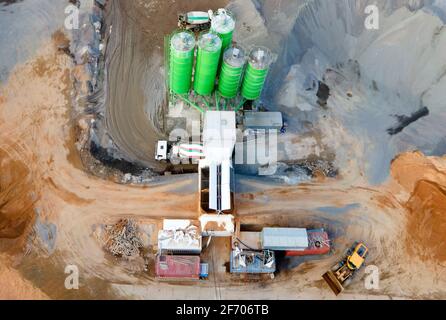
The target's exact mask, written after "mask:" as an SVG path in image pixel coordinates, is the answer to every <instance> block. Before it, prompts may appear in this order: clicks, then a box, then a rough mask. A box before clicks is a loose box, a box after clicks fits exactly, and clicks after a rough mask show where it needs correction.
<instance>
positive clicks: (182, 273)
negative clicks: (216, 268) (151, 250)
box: [155, 255, 200, 280]
mask: <svg viewBox="0 0 446 320" xmlns="http://www.w3.org/2000/svg"><path fill="white" fill-rule="evenodd" d="M155 269H156V276H157V277H159V278H163V279H182V280H187V279H189V280H198V279H200V257H199V256H172V255H166V256H158V257H157V258H156V268H155Z"/></svg>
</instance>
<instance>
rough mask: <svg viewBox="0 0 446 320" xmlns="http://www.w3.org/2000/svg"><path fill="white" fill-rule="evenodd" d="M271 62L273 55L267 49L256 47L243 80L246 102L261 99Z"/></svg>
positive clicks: (243, 93)
mask: <svg viewBox="0 0 446 320" xmlns="http://www.w3.org/2000/svg"><path fill="white" fill-rule="evenodd" d="M271 62H272V54H271V52H270V51H269V50H268V49H267V48H263V47H256V48H254V49H253V50H252V51H251V53H250V55H249V59H248V67H247V68H246V72H245V77H244V79H243V85H242V96H243V98H245V99H246V100H257V99H258V98H260V95H261V94H262V90H263V86H264V85H265V80H266V76H267V75H268V71H269V67H270V65H271Z"/></svg>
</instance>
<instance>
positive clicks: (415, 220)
mask: <svg viewBox="0 0 446 320" xmlns="http://www.w3.org/2000/svg"><path fill="white" fill-rule="evenodd" d="M407 208H408V209H409V211H410V215H409V223H408V226H407V227H408V235H407V237H408V238H407V242H408V248H409V250H410V251H412V252H415V253H418V254H419V255H420V256H422V257H423V258H434V259H436V260H439V261H446V233H445V230H446V189H445V188H444V187H442V186H440V185H438V184H437V183H435V182H432V181H427V180H421V181H419V182H418V183H417V184H416V187H415V190H414V192H413V194H412V197H411V198H410V200H409V202H408V203H407Z"/></svg>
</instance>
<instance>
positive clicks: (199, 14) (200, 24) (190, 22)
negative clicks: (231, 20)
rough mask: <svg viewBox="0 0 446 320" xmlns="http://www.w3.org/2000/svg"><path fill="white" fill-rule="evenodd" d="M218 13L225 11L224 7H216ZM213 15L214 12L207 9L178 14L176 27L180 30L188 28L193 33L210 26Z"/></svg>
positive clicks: (207, 28) (205, 29)
mask: <svg viewBox="0 0 446 320" xmlns="http://www.w3.org/2000/svg"><path fill="white" fill-rule="evenodd" d="M217 13H218V14H222V13H226V10H225V9H218V10H217ZM213 17H214V12H213V11H212V10H209V11H208V12H204V11H190V12H188V13H182V14H180V15H178V28H180V29H181V30H189V31H192V32H195V33H198V32H201V31H207V30H209V29H210V28H211V21H212V18H213Z"/></svg>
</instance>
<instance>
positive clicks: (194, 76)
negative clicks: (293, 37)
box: [169, 10, 272, 100]
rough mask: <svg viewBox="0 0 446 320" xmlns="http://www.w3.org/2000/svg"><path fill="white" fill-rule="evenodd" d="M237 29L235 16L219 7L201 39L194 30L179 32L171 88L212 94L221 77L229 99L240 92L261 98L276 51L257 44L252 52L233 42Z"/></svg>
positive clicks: (221, 89)
mask: <svg viewBox="0 0 446 320" xmlns="http://www.w3.org/2000/svg"><path fill="white" fill-rule="evenodd" d="M234 29H235V19H234V17H233V16H232V15H231V14H230V13H229V12H227V11H225V10H219V11H218V13H217V14H216V15H214V16H213V17H212V23H211V30H210V31H208V32H203V33H201V34H199V35H198V40H196V36H195V34H193V33H191V32H188V31H177V32H175V33H174V34H173V35H172V36H171V37H170V50H169V60H170V63H169V86H170V91H171V92H172V93H174V94H178V95H183V96H184V95H187V94H189V93H190V90H191V89H192V87H193V90H194V92H195V93H196V94H197V95H200V96H209V95H212V94H213V93H214V91H215V85H216V83H217V80H218V88H217V91H218V94H219V95H220V96H221V97H223V98H225V99H233V98H236V97H237V96H238V95H239V93H240V94H241V96H242V97H243V98H244V99H246V100H257V99H259V98H260V96H261V93H262V90H263V87H264V84H265V80H266V77H267V75H268V71H269V68H270V65H271V63H272V54H271V52H270V51H269V50H268V49H267V48H263V47H254V48H253V49H251V50H250V52H249V55H248V54H247V52H246V51H245V50H244V49H243V47H241V46H239V45H233V44H232V39H233V34H234ZM194 64H195V69H194ZM192 82H193V85H192Z"/></svg>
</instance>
